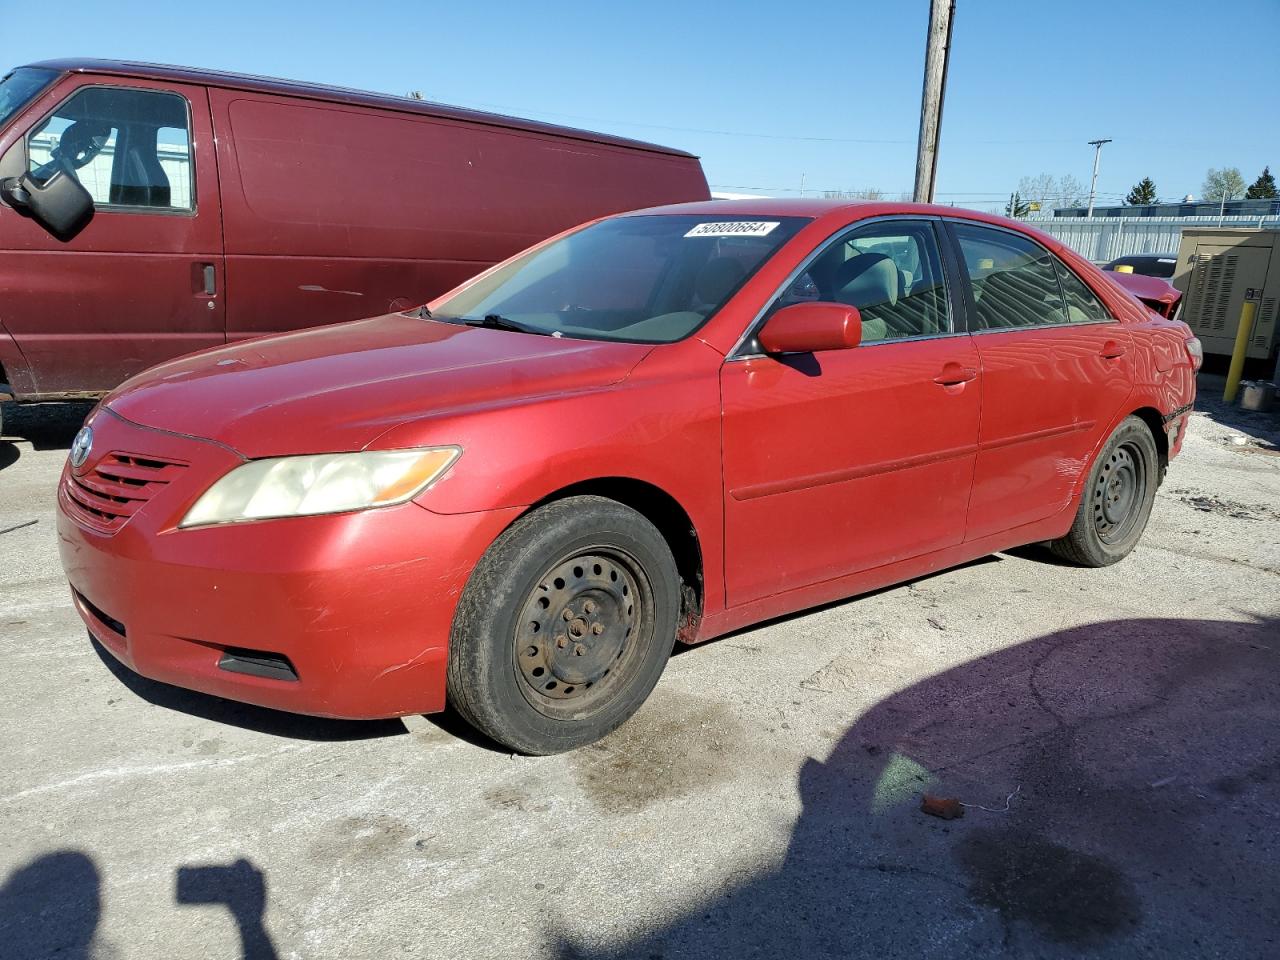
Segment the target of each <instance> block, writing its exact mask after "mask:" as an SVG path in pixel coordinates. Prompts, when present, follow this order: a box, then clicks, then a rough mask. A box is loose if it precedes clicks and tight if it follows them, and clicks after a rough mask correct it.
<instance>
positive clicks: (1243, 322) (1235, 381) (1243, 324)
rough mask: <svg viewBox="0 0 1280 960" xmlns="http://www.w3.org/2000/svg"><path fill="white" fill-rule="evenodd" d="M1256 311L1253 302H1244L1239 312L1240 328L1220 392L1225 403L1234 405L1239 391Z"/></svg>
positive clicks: (1237, 331) (1255, 305)
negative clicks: (1224, 386) (1225, 380)
mask: <svg viewBox="0 0 1280 960" xmlns="http://www.w3.org/2000/svg"><path fill="white" fill-rule="evenodd" d="M1257 309H1258V304H1257V302H1256V301H1254V300H1246V301H1245V302H1244V307H1243V308H1241V310H1240V326H1239V328H1237V330H1236V346H1235V349H1234V350H1232V351H1231V369H1230V370H1228V371H1227V389H1225V390H1224V391H1222V399H1223V402H1225V403H1234V402H1235V399H1236V391H1237V390H1239V389H1240V374H1242V373H1244V355H1245V354H1246V353H1248V352H1249V337H1250V336H1252V334H1253V314H1254V312H1255V311H1256V310H1257Z"/></svg>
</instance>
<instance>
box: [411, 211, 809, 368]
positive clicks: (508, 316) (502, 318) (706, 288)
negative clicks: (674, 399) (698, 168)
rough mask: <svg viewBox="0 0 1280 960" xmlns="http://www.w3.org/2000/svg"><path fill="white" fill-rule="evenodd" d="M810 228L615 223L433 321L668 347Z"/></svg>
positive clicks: (731, 220) (436, 311)
mask: <svg viewBox="0 0 1280 960" xmlns="http://www.w3.org/2000/svg"><path fill="white" fill-rule="evenodd" d="M807 222H808V220H807V218H804V217H755V218H753V217H744V216H741V215H726V216H723V217H713V216H705V215H704V216H693V215H679V216H661V215H659V216H643V215H642V216H634V217H616V218H613V219H610V220H604V221H601V222H600V223H595V224H592V225H591V226H589V227H585V228H583V229H582V230H579V231H577V232H575V233H572V234H570V235H569V236H567V237H564V238H562V239H560V240H557V241H556V242H555V243H552V244H550V245H548V246H546V247H543V248H541V249H538V250H533V251H530V252H529V253H526V254H524V255H522V256H520V257H517V258H516V259H514V260H512V261H511V262H510V263H507V264H505V265H503V266H502V267H499V268H498V269H497V270H495V271H494V272H493V273H491V274H489V275H488V276H485V277H482V278H481V279H479V280H478V281H476V282H475V283H473V284H471V285H470V286H468V287H466V288H464V289H463V290H461V291H460V292H458V293H457V294H455V295H454V296H452V297H450V298H448V299H446V300H443V301H440V302H438V303H436V304H434V305H433V309H432V315H433V317H434V318H435V319H437V320H444V321H449V322H453V323H473V324H478V325H485V326H501V327H502V329H524V330H525V331H527V332H530V333H541V334H549V335H551V336H560V337H574V338H579V339H587V340H623V341H628V342H631V343H672V342H674V341H676V340H680V339H683V338H684V337H687V336H688V335H689V334H691V333H693V331H695V330H697V329H698V328H699V327H700V326H702V324H703V323H705V322H706V320H707V318H708V317H710V316H711V315H712V314H713V313H715V311H716V310H718V309H719V308H720V307H721V306H723V305H724V303H725V302H726V301H727V300H728V299H729V298H730V297H731V296H733V294H734V293H735V292H736V291H737V290H738V288H739V287H741V286H742V284H743V283H745V282H746V280H747V279H748V278H749V277H750V276H751V275H752V274H753V273H755V272H756V270H757V269H759V267H760V265H761V264H762V263H764V261H765V260H767V259H768V258H769V257H770V256H771V255H772V254H773V253H774V252H775V251H776V250H778V248H779V247H781V246H782V245H783V244H784V243H785V242H786V241H787V240H789V239H790V238H791V237H793V236H795V234H796V232H797V231H798V230H799V229H800V228H801V227H802V226H804V225H805V224H806V223H807Z"/></svg>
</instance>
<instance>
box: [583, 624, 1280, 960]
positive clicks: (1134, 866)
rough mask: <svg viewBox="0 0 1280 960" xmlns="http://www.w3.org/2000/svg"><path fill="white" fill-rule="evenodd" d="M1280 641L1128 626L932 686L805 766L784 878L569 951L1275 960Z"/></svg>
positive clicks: (970, 666)
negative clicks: (942, 813)
mask: <svg viewBox="0 0 1280 960" xmlns="http://www.w3.org/2000/svg"><path fill="white" fill-rule="evenodd" d="M1278 641H1280V619H1276V618H1269V619H1266V620H1264V621H1259V622H1250V623H1237V622H1227V621H1212V620H1190V619H1133V620H1113V621H1107V622H1102V623H1095V624H1090V625H1087V626H1082V627H1076V628H1072V629H1068V630H1060V631H1055V632H1052V633H1048V634H1045V635H1044V636H1041V637H1038V638H1036V639H1034V640H1030V641H1028V642H1025V643H1021V644H1018V645H1015V646H1012V647H1009V648H1006V649H1003V650H998V651H996V652H993V653H990V654H988V655H986V656H982V657H979V658H976V659H974V660H970V661H968V662H966V663H964V664H962V665H960V666H957V667H955V668H953V669H950V670H946V671H944V672H942V673H939V674H937V675H935V676H933V677H930V678H928V679H925V680H923V681H920V682H919V683H916V684H914V685H913V686H910V687H908V688H906V689H904V690H901V691H899V692H897V693H894V694H892V695H891V696H888V697H886V698H885V699H883V700H881V701H880V702H878V703H876V704H875V705H873V706H872V707H871V708H870V709H868V710H867V711H866V712H865V713H864V714H862V716H860V717H859V718H858V720H857V721H856V722H855V723H854V724H853V725H852V726H851V727H850V728H849V729H848V730H847V731H846V732H845V734H844V735H843V736H842V737H841V738H840V740H839V741H838V742H837V744H836V746H835V747H834V749H832V750H831V752H830V753H829V754H828V755H827V756H826V757H825V758H824V759H822V760H816V759H809V760H807V761H806V762H805V763H804V764H803V765H802V767H801V768H800V770H799V776H798V789H799V794H800V799H801V803H802V809H801V813H800V815H799V818H798V820H797V821H796V823H795V826H794V829H793V831H792V833H791V836H790V840H789V844H788V847H787V850H786V853H785V855H784V856H783V857H782V859H781V861H780V862H779V863H778V864H777V866H776V867H775V868H773V869H772V870H768V871H767V872H764V873H762V874H759V875H756V876H754V877H753V878H751V879H749V880H747V881H746V882H741V881H737V882H735V883H731V884H730V885H729V886H728V888H727V889H726V888H725V886H724V883H723V879H722V878H720V877H719V876H711V875H708V876H706V877H703V878H701V881H700V886H702V887H703V888H705V889H715V890H718V891H719V892H718V893H717V894H715V895H713V896H710V897H708V898H705V899H695V900H694V901H693V902H691V903H689V904H688V905H687V907H686V908H685V909H684V912H683V914H682V916H681V917H680V918H679V919H677V920H676V921H675V922H673V923H668V924H666V925H664V926H661V927H650V928H648V929H647V930H643V932H641V933H639V934H638V935H636V936H634V937H633V938H632V939H630V940H628V941H626V942H623V943H620V944H613V945H609V946H606V947H600V946H597V945H596V944H598V940H596V941H593V943H592V945H590V946H588V945H586V944H584V943H583V942H580V941H577V940H576V939H575V937H574V936H573V935H572V934H570V933H568V932H564V933H562V934H560V943H559V955H560V956H561V957H562V958H566V960H568V958H621V957H636V958H652V957H664V958H676V957H701V956H707V957H711V956H724V957H778V956H795V957H806V958H836V957H839V958H846V957H855V956H868V957H912V958H915V957H922V956H935V957H941V956H945V957H952V956H1007V957H1021V956H1036V957H1068V956H1078V955H1080V954H1081V953H1088V954H1089V955H1091V956H1093V955H1099V956H1135V955H1141V956H1193V955H1194V956H1222V957H1242V958H1243V957H1259V956H1267V955H1272V954H1274V952H1275V945H1276V942H1277V940H1280V911H1277V910H1276V906H1277V902H1276V897H1275V882H1274V876H1275V869H1276V864H1277V863H1278V862H1280V836H1277V833H1276V831H1275V829H1274V822H1275V816H1276V811H1277V810H1278V809H1280V737H1277V733H1278V732H1280V642H1278ZM848 660H849V662H848V664H847V667H848V668H849V669H850V670H856V669H857V667H858V662H859V661H858V660H857V658H856V655H855V654H853V653H852V652H851V653H850V654H848ZM925 793H929V794H936V795H939V796H941V797H944V798H951V799H957V800H959V801H961V802H962V803H965V804H968V806H964V807H959V808H958V809H959V810H961V811H962V812H963V814H964V815H963V817H962V818H960V819H954V820H943V819H938V818H935V817H932V816H927V815H925V814H924V813H922V812H921V809H920V805H921V799H922V795H923V794H925ZM740 813H741V811H739V814H740ZM733 836H734V831H733V825H732V823H731V822H730V821H728V820H726V823H725V839H724V843H725V845H726V850H728V849H729V848H731V847H732V845H733V844H734V839H733ZM738 854H740V855H741V857H745V856H746V855H747V854H748V851H746V850H739V851H738ZM741 857H738V859H740V858H741Z"/></svg>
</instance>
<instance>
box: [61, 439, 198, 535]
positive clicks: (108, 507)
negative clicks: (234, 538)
mask: <svg viewBox="0 0 1280 960" xmlns="http://www.w3.org/2000/svg"><path fill="white" fill-rule="evenodd" d="M186 467H187V465H186V464H185V463H178V462H177V461H174V460H159V459H157V458H155V457H143V456H139V455H137V454H133V453H110V454H108V455H107V456H105V457H103V458H102V459H101V460H100V461H99V462H98V463H97V465H96V466H95V467H94V468H93V469H92V470H91V471H89V472H88V473H86V474H85V475H84V476H76V474H75V473H74V472H70V471H69V472H68V473H67V483H66V486H65V487H64V490H65V492H66V495H67V500H68V501H69V506H70V507H71V510H72V513H73V515H74V516H75V517H76V519H78V520H80V521H81V522H82V523H84V524H85V525H86V526H89V527H93V528H94V529H96V530H100V531H102V532H104V533H115V532H116V531H117V530H119V529H120V528H121V527H122V526H124V525H125V523H126V522H127V521H128V520H129V518H130V517H132V516H133V515H134V514H135V513H137V512H138V511H139V510H141V509H142V506H143V504H145V503H146V502H147V501H148V500H150V499H151V498H152V497H154V496H155V495H156V494H157V493H159V492H160V491H161V490H163V489H164V488H165V487H167V486H168V485H169V484H170V483H172V482H173V481H174V480H176V479H177V478H178V476H180V475H181V473H182V471H183V470H185V469H186Z"/></svg>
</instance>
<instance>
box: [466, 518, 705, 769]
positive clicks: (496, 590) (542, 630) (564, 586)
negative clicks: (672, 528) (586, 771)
mask: <svg viewBox="0 0 1280 960" xmlns="http://www.w3.org/2000/svg"><path fill="white" fill-rule="evenodd" d="M679 598H680V589H679V579H678V575H677V572H676V565H675V560H674V559H673V558H672V556H671V550H670V548H669V547H668V546H667V542H666V540H664V539H663V537H662V534H661V533H660V532H659V531H658V529H657V528H656V527H654V525H653V524H652V523H650V522H649V521H648V520H647V519H645V518H644V517H643V516H642V515H641V514H639V513H637V512H636V511H634V510H632V509H631V508H629V507H626V506H624V505H622V504H620V503H617V502H616V501H613V500H608V499H605V498H603V497H590V496H584V497H569V498H566V499H564V500H558V501H556V502H554V503H551V504H548V505H547V506H545V507H542V508H540V509H538V510H535V511H533V512H532V513H529V514H527V515H526V516H524V517H522V518H521V519H520V520H518V521H516V523H514V524H513V525H512V526H511V527H510V528H509V529H508V530H507V531H506V532H504V533H503V534H502V536H500V537H499V538H498V539H497V540H496V541H495V542H494V543H493V545H492V546H491V547H490V548H489V549H488V551H487V552H486V553H485V555H484V556H483V557H482V558H481V560H480V563H478V564H477V565H476V569H475V570H474V571H473V572H472V575H471V578H470V580H469V581H468V583H467V587H466V590H465V591H464V592H463V595H462V599H461V601H460V602H459V605H458V612H457V614H456V615H455V617H454V624H453V632H452V636H451V638H450V644H449V669H448V689H449V700H450V702H451V703H452V704H453V706H454V707H455V708H456V709H457V710H458V712H459V713H461V714H462V716H463V717H464V718H465V719H466V720H467V721H468V722H469V723H471V725H472V726H474V727H476V728H477V729H478V730H480V731H481V732H483V733H485V734H486V735H488V736H489V737H491V738H492V739H494V740H496V741H497V742H498V743H500V744H502V745H504V746H506V747H509V748H510V749H512V750H515V751H518V752H520V753H529V754H550V753H560V752H562V751H565V750H572V749H574V748H575V747H580V746H583V745H585V744H588V743H591V742H593V741H595V740H598V739H600V738H601V737H603V736H604V735H605V734H607V733H609V732H610V731H612V730H614V729H615V728H616V727H618V726H619V725H620V724H622V723H623V722H624V721H625V720H626V719H627V718H628V717H630V716H631V715H632V714H633V713H635V711H636V710H637V709H639V707H640V705H641V704H642V703H643V702H644V701H645V699H646V698H647V697H648V696H649V693H650V692H651V691H652V690H653V687H654V685H655V684H656V683H657V682H658V678H659V676H661V674H662V670H663V668H664V667H665V666H666V663H667V659H668V657H669V656H670V655H671V649H672V647H673V645H674V643H675V633H676V621H677V616H678V613H679Z"/></svg>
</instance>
